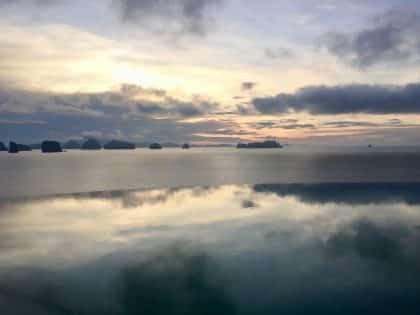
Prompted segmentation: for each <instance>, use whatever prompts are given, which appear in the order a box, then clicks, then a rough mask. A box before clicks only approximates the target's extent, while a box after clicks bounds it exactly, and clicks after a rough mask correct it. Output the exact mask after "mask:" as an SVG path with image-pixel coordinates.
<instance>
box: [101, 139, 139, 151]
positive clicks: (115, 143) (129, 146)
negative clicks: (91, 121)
mask: <svg viewBox="0 0 420 315" xmlns="http://www.w3.org/2000/svg"><path fill="white" fill-rule="evenodd" d="M135 148H136V145H135V144H134V143H131V142H127V141H120V140H111V141H110V142H108V143H106V144H105V145H104V149H105V150H134V149H135Z"/></svg>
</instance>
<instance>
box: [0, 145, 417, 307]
mask: <svg viewBox="0 0 420 315" xmlns="http://www.w3.org/2000/svg"><path fill="white" fill-rule="evenodd" d="M419 166H420V152H419V151H418V150H417V149H415V148H405V149H404V148H399V149H398V150H397V149H395V148H374V149H373V150H370V151H367V150H366V149H365V148H359V149H357V148H351V149H350V148H347V149H332V148H330V149H329V150H326V149H323V150H321V149H311V150H308V149H305V150H302V149H296V148H291V147H290V148H287V149H286V150H274V151H273V150H262V151H260V150H258V151H248V150H245V151H242V150H235V149H192V150H189V151H182V150H175V149H171V150H169V149H168V150H162V151H159V152H154V151H149V150H136V151H134V152H109V151H108V152H79V151H72V152H67V153H64V154H58V155H42V154H41V153H39V152H30V153H22V154H18V155H16V156H11V155H8V154H0V185H1V186H0V187H1V198H0V314H6V315H22V314H30V315H44V314H45V315H55V314H63V315H64V314H66V315H69V314H72V315H73V314H77V315H134V314H152V315H154V314H165V315H167V314H169V315H171V314H173V315H178V314H179V315H181V314H182V315H196V314H204V315H206V314H209V315H210V314H215V315H225V314H226V315H227V314H249V315H254V314H255V315H256V314H269V315H274V314H291V315H294V314H323V315H324V314H378V315H379V314H380V315H383V314H393V315H394V314H413V315H418V314H420V167H419Z"/></svg>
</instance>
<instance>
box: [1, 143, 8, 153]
mask: <svg viewBox="0 0 420 315" xmlns="http://www.w3.org/2000/svg"><path fill="white" fill-rule="evenodd" d="M0 151H7V148H6V146H5V145H4V143H3V142H0Z"/></svg>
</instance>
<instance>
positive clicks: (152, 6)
mask: <svg viewBox="0 0 420 315" xmlns="http://www.w3.org/2000/svg"><path fill="white" fill-rule="evenodd" d="M114 2H115V3H116V4H117V5H118V6H119V8H120V10H121V16H122V20H123V21H126V22H135V23H141V24H142V25H146V26H148V27H151V28H157V29H158V30H160V31H168V30H171V31H173V30H174V29H176V30H177V31H178V32H187V33H192V34H196V35H203V34H205V33H206V30H207V26H208V24H209V23H208V22H209V21H208V19H209V17H208V15H207V11H208V9H209V8H211V7H217V6H218V5H220V4H221V3H222V2H223V0H175V1H174V0H114Z"/></svg>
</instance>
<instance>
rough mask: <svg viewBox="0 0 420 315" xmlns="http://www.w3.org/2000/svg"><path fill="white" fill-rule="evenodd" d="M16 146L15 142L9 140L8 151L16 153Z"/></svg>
mask: <svg viewBox="0 0 420 315" xmlns="http://www.w3.org/2000/svg"><path fill="white" fill-rule="evenodd" d="M18 152H19V150H18V146H17V144H16V142H13V141H10V142H9V153H18Z"/></svg>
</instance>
